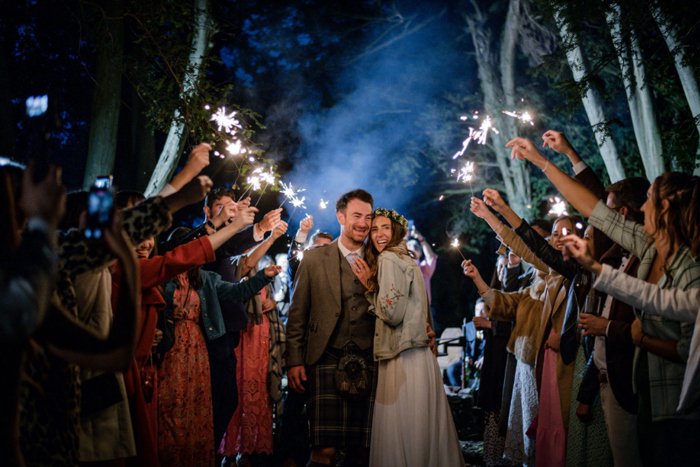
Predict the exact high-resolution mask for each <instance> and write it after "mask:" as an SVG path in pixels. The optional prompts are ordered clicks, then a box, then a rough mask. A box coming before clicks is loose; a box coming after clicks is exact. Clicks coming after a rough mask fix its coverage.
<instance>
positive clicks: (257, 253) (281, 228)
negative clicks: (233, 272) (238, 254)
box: [241, 221, 287, 276]
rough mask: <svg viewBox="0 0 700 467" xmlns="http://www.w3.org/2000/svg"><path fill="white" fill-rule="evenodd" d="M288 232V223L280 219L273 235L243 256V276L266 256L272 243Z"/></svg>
mask: <svg viewBox="0 0 700 467" xmlns="http://www.w3.org/2000/svg"><path fill="white" fill-rule="evenodd" d="M286 232H287V223H286V222H284V221H279V223H278V224H277V226H276V227H274V228H273V229H272V235H270V236H269V237H267V240H265V241H264V242H262V243H261V244H260V245H258V246H257V247H256V248H255V249H254V250H253V251H251V252H250V253H248V254H247V255H246V256H245V257H244V258H243V265H242V270H241V276H245V275H247V274H248V273H249V272H250V271H251V270H252V269H253V268H254V267H255V265H256V264H258V261H260V260H261V259H262V257H263V256H265V253H267V250H269V249H270V247H271V246H272V244H273V243H275V241H276V240H277V239H278V238H280V237H281V236H282V235H284V234H285V233H286Z"/></svg>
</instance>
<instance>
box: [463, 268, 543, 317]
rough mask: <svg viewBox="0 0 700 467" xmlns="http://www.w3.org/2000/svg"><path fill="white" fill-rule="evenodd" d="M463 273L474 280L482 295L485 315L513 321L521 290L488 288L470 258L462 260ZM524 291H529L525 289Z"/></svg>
mask: <svg viewBox="0 0 700 467" xmlns="http://www.w3.org/2000/svg"><path fill="white" fill-rule="evenodd" d="M462 270H463V272H464V275H465V276H467V277H468V278H470V279H471V280H473V281H474V285H476V288H477V290H478V291H479V295H481V297H483V299H484V303H485V304H486V307H487V308H486V315H487V316H488V317H489V318H491V319H495V320H498V321H513V320H514V319H515V315H516V310H517V306H518V302H519V301H520V298H521V296H522V293H523V292H511V293H503V292H500V291H498V290H494V289H491V288H489V286H488V285H487V284H486V282H484V279H483V278H482V277H481V274H480V273H479V270H478V269H476V266H474V265H473V264H472V262H471V260H466V261H464V262H462ZM525 293H529V291H528V290H527V289H526V292H525Z"/></svg>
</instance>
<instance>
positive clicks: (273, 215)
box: [258, 208, 282, 232]
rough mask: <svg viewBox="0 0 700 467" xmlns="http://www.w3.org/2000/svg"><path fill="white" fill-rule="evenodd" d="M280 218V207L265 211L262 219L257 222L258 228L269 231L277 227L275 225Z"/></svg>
mask: <svg viewBox="0 0 700 467" xmlns="http://www.w3.org/2000/svg"><path fill="white" fill-rule="evenodd" d="M281 220H282V208H277V209H273V210H272V211H269V212H267V213H266V214H265V215H264V216H263V218H262V220H261V221H260V222H258V228H260V230H262V231H263V232H269V231H270V230H272V229H274V228H275V227H277V225H278V224H279V223H280V222H281Z"/></svg>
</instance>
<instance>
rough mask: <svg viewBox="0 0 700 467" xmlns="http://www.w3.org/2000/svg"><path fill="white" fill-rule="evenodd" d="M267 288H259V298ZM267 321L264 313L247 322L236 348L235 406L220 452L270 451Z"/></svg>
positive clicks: (227, 454) (268, 326)
mask: <svg viewBox="0 0 700 467" xmlns="http://www.w3.org/2000/svg"><path fill="white" fill-rule="evenodd" d="M266 292H267V291H266V290H265V289H262V290H261V295H262V301H265V298H266V297H267V293H266ZM269 352H270V322H269V321H268V320H267V316H265V314H264V313H263V322H262V323H261V324H253V323H248V328H247V329H246V330H244V331H241V342H240V344H239V345H238V347H236V358H237V359H238V368H237V369H236V372H237V375H236V377H237V381H238V407H237V408H236V412H235V413H234V414H233V417H232V418H231V421H230V422H229V424H228V428H227V429H226V434H225V435H224V438H223V439H222V440H221V447H220V448H219V453H221V454H223V455H225V456H233V455H235V454H238V453H243V454H252V453H265V454H272V403H271V402H270V392H269V390H268V388H267V368H268V364H269V363H268V362H269Z"/></svg>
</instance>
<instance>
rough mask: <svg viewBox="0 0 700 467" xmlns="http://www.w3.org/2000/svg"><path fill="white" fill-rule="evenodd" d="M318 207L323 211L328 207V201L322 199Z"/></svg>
mask: <svg viewBox="0 0 700 467" xmlns="http://www.w3.org/2000/svg"><path fill="white" fill-rule="evenodd" d="M318 205H319V207H320V208H321V209H326V208H327V207H328V201H325V200H324V199H323V198H321V202H320V203H318Z"/></svg>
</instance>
